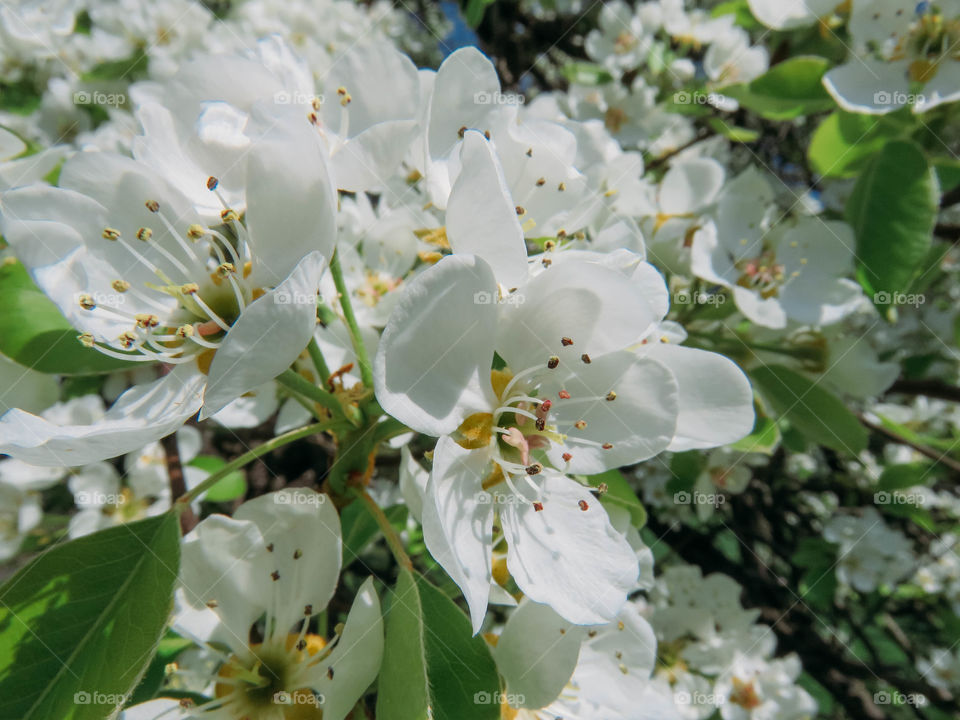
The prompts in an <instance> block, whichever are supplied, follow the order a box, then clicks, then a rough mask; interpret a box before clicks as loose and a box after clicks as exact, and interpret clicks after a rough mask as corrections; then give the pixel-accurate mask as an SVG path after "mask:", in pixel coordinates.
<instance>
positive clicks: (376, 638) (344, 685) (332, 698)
mask: <svg viewBox="0 0 960 720" xmlns="http://www.w3.org/2000/svg"><path fill="white" fill-rule="evenodd" d="M382 660H383V618H382V616H381V612H380V599H379V598H378V597H377V593H376V590H374V587H373V578H367V579H366V580H365V581H364V583H363V585H361V586H360V590H359V591H358V592H357V597H356V599H354V601H353V607H351V608H350V613H349V614H348V615H347V621H346V623H344V627H343V634H342V635H341V636H340V639H339V640H338V641H337V646H336V648H334V650H333V652H331V653H330V655H329V656H328V657H327V658H326V659H325V660H323V661H322V662H320V663H318V664H316V665H313V666H312V667H310V668H309V669H308V670H307V671H306V672H304V673H303V674H302V675H303V684H302V685H298V684H297V682H296V681H295V682H294V684H293V686H294V687H309V688H312V689H313V690H314V691H315V692H317V693H318V694H319V695H321V696H322V697H323V703H322V704H321V705H320V708H321V709H322V710H323V720H343V718H345V717H346V716H347V715H348V714H349V712H350V710H351V709H352V708H353V706H354V705H355V704H356V702H357V700H359V699H360V697H361V696H362V695H363V693H364V691H365V690H366V689H367V688H368V687H369V686H370V683H372V682H373V680H374V678H376V676H377V673H378V672H379V671H380V662H381V661H382Z"/></svg>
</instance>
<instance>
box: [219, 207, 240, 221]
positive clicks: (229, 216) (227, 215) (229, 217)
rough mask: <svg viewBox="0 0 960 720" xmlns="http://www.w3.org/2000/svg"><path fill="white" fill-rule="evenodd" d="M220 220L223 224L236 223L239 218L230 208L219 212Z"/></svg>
mask: <svg viewBox="0 0 960 720" xmlns="http://www.w3.org/2000/svg"><path fill="white" fill-rule="evenodd" d="M220 219H221V220H223V222H225V223H228V222H236V221H237V220H239V219H240V216H239V215H237V211H236V210H231V209H230V208H227V209H226V210H221V211H220Z"/></svg>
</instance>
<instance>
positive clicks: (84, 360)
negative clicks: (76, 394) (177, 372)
mask: <svg viewBox="0 0 960 720" xmlns="http://www.w3.org/2000/svg"><path fill="white" fill-rule="evenodd" d="M0 307H2V308H3V312H0V353H3V354H4V355H6V356H7V357H8V358H10V359H11V360H14V361H16V362H18V363H20V364H21V365H25V366H26V367H29V368H31V369H33V370H37V371H39V372H45V373H58V374H61V375H91V374H96V373H105V372H110V371H112V370H122V369H125V368H131V367H136V365H135V364H134V363H132V362H124V361H123V360H116V359H114V358H110V357H107V356H106V355H104V354H103V353H100V352H97V351H96V350H93V349H92V348H85V347H83V346H82V345H81V344H80V343H79V341H78V340H77V335H78V334H79V333H78V332H77V330H76V329H75V328H73V327H72V326H71V325H70V323H68V322H67V320H66V318H65V317H63V314H62V313H61V312H60V310H59V309H58V308H57V306H56V305H54V304H53V302H52V301H51V300H50V299H49V298H48V297H47V296H46V295H44V294H43V293H42V292H41V291H40V290H39V289H38V288H37V286H36V285H35V284H34V283H33V280H32V279H31V277H30V275H29V274H28V273H27V270H26V268H24V266H23V265H21V264H20V263H18V262H4V263H0Z"/></svg>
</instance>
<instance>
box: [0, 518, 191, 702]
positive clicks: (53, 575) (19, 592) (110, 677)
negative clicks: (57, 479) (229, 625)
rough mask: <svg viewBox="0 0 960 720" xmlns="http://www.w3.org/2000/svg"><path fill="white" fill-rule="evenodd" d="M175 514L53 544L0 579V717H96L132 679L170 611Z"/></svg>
mask: <svg viewBox="0 0 960 720" xmlns="http://www.w3.org/2000/svg"><path fill="white" fill-rule="evenodd" d="M179 564H180V524H179V518H178V516H177V515H176V514H175V513H166V514H164V515H160V516H158V517H154V518H150V519H148V520H141V521H139V522H135V523H131V524H129V525H120V526H117V527H113V528H110V529H108V530H103V531H101V532H97V533H94V534H92V535H88V536H86V537H83V538H80V539H79V540H73V541H71V542H67V543H64V544H62V545H57V546H54V547H53V548H52V549H51V550H49V551H47V552H45V553H43V554H42V555H40V556H39V557H37V558H36V559H35V560H34V561H33V562H31V563H30V564H29V565H27V566H26V567H24V568H23V569H22V570H20V572H18V573H17V574H16V575H14V576H13V577H12V578H11V579H10V580H8V581H7V582H6V583H5V584H4V585H3V587H0V629H2V630H0V632H2V634H3V642H2V643H0V717H3V718H18V720H48V719H50V718H57V719H58V720H87V719H89V720H102V719H103V718H105V717H108V716H110V715H111V714H112V713H113V712H114V710H115V708H117V707H120V706H122V705H123V704H124V703H125V701H126V698H127V696H128V694H129V693H130V692H131V691H132V690H133V689H134V688H135V687H136V686H137V684H138V682H139V680H140V676H141V673H142V671H143V669H144V667H145V666H146V665H147V663H148V662H149V661H150V658H151V655H152V654H153V651H154V649H155V648H156V646H157V642H158V640H159V638H160V636H161V635H162V633H163V630H164V627H165V626H166V623H167V617H168V616H169V614H170V608H171V605H172V602H173V600H172V596H173V588H174V583H175V581H176V578H177V572H178V566H179Z"/></svg>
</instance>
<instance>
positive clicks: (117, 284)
mask: <svg viewBox="0 0 960 720" xmlns="http://www.w3.org/2000/svg"><path fill="white" fill-rule="evenodd" d="M110 287H112V288H113V289H114V290H116V291H117V292H118V293H124V292H126V291H127V290H129V289H130V283H128V282H127V281H126V280H114V281H113V282H112V283H110Z"/></svg>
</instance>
